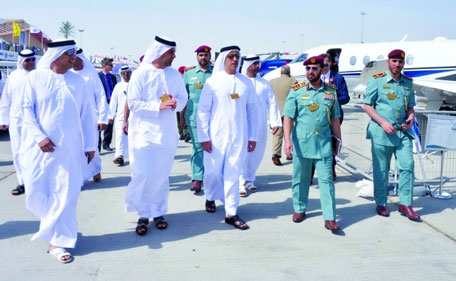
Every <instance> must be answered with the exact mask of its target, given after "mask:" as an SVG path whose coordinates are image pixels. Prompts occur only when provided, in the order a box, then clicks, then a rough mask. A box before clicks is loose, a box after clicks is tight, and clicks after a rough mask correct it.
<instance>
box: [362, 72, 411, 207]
mask: <svg viewBox="0 0 456 281" xmlns="http://www.w3.org/2000/svg"><path fill="white" fill-rule="evenodd" d="M363 102H364V103H365V104H368V105H371V106H373V107H374V109H375V111H376V112H377V113H378V114H379V115H380V116H381V117H382V118H383V119H385V120H386V121H388V122H389V123H391V124H392V125H393V126H394V127H395V128H399V126H400V125H401V124H404V123H405V120H406V118H407V111H408V109H409V108H412V107H413V106H415V93H414V90H413V82H412V79H411V78H409V77H407V76H405V75H401V78H400V79H399V81H395V80H394V79H393V77H392V76H391V74H390V73H389V72H388V73H386V72H382V73H378V74H375V75H373V77H372V78H370V80H369V83H368V84H367V88H366V94H365V97H364V101H363ZM414 137H415V133H414V132H413V129H412V128H410V129H408V130H407V131H401V130H397V129H396V132H395V133H393V134H391V135H389V134H387V133H386V132H385V131H383V129H382V127H381V126H380V125H379V124H378V123H377V122H375V121H374V120H371V121H370V122H369V125H368V127H367V138H368V139H371V142H372V163H373V170H374V196H375V202H376V204H377V206H386V200H387V190H388V172H389V169H390V162H391V157H392V155H393V153H394V155H395V157H396V166H397V168H398V169H399V190H398V192H399V200H400V203H401V204H402V205H405V206H411V205H412V200H413V182H414V162H413V148H412V147H413V143H412V140H413V138H414Z"/></svg>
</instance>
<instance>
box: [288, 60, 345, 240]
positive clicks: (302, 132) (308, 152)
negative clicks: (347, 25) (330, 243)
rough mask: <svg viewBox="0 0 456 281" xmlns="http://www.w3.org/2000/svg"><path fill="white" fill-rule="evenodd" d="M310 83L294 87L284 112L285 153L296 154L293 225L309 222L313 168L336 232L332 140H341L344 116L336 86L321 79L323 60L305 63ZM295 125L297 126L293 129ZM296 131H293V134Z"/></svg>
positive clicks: (325, 213) (326, 215)
mask: <svg viewBox="0 0 456 281" xmlns="http://www.w3.org/2000/svg"><path fill="white" fill-rule="evenodd" d="M304 65H305V66H306V77H307V79H308V82H301V83H297V84H294V85H293V86H292V89H291V90H290V93H289V94H288V97H287V100H286V102H285V108H284V124H283V130H284V139H285V153H286V155H287V156H288V157H291V156H292V153H293V178H292V187H291V188H292V195H293V208H294V214H293V217H292V219H293V222H296V223H299V222H302V221H303V220H304V219H305V215H306V213H305V212H306V209H307V201H308V199H309V182H310V174H311V170H312V164H315V167H316V169H317V172H318V183H319V188H320V201H321V208H322V212H323V217H324V219H325V224H324V226H325V228H326V229H329V230H331V231H332V232H335V231H337V230H339V229H340V226H339V225H338V224H337V222H336V199H335V193H334V182H333V178H332V160H333V157H332V156H333V155H334V154H336V153H337V151H335V150H334V149H333V146H332V143H331V139H332V136H334V137H336V138H338V139H339V140H340V139H341V135H340V121H339V118H340V112H339V105H338V101H337V94H336V89H335V86H334V85H332V84H329V83H324V82H323V81H322V80H321V79H320V76H321V73H322V67H323V58H322V57H320V56H317V57H311V58H309V59H307V60H306V61H305V62H304ZM293 122H294V125H293ZM292 129H293V131H292Z"/></svg>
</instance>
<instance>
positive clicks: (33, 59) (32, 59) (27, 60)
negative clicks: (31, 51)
mask: <svg viewBox="0 0 456 281" xmlns="http://www.w3.org/2000/svg"><path fill="white" fill-rule="evenodd" d="M35 60H36V58H27V59H25V60H24V61H25V62H31V61H35Z"/></svg>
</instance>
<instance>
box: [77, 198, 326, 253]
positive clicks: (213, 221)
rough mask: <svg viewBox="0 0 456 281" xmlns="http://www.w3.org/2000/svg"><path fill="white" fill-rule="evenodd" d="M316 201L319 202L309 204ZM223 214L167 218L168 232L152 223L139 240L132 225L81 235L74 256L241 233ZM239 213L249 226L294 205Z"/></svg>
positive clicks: (287, 202) (274, 205)
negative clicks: (217, 232) (222, 232)
mask: <svg viewBox="0 0 456 281" xmlns="http://www.w3.org/2000/svg"><path fill="white" fill-rule="evenodd" d="M313 200H315V201H319V200H316V199H311V200H309V201H313ZM224 213H225V212H224V206H223V205H221V204H220V203H219V202H218V204H217V211H216V213H215V214H209V213H207V212H206V211H205V210H199V211H192V212H185V213H176V214H167V215H165V216H164V217H165V218H166V220H167V221H168V223H169V226H168V228H167V229H166V230H158V229H156V228H155V225H154V224H153V220H152V219H151V220H150V223H149V231H148V233H147V234H146V235H145V236H138V235H137V234H136V233H135V228H136V222H130V223H129V224H130V226H131V227H130V228H129V229H128V230H127V231H125V232H120V233H110V234H102V235H93V236H84V235H83V234H81V233H79V234H78V244H77V247H76V248H75V249H74V250H73V251H72V254H73V255H75V256H84V255H88V254H91V253H96V252H108V251H119V250H124V249H130V248H137V247H143V246H147V247H149V248H150V249H160V248H162V247H163V244H164V243H167V242H172V241H178V240H183V239H188V238H191V237H196V236H198V235H202V234H206V233H209V232H211V231H213V230H227V231H240V230H237V229H234V228H233V226H231V225H228V224H225V223H224V221H223V220H224ZM238 213H239V215H240V216H241V217H242V218H243V219H245V220H246V221H247V223H248V222H250V221H252V220H255V219H275V218H278V217H279V216H284V215H288V214H290V215H291V214H292V203H291V199H287V200H285V201H283V202H277V203H251V204H246V205H241V206H240V207H239V212H238ZM195 218H198V219H195ZM247 231H248V230H247Z"/></svg>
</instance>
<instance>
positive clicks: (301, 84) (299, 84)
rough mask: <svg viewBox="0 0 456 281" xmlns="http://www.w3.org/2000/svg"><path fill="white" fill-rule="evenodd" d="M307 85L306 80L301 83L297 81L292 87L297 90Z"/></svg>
mask: <svg viewBox="0 0 456 281" xmlns="http://www.w3.org/2000/svg"><path fill="white" fill-rule="evenodd" d="M306 85H307V83H306V82H301V83H296V84H293V85H291V88H292V89H293V90H295V91H296V90H298V89H300V88H302V87H304V86H306Z"/></svg>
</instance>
